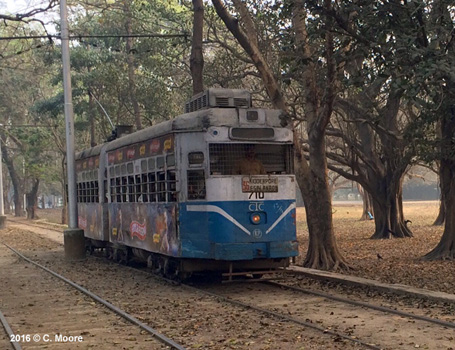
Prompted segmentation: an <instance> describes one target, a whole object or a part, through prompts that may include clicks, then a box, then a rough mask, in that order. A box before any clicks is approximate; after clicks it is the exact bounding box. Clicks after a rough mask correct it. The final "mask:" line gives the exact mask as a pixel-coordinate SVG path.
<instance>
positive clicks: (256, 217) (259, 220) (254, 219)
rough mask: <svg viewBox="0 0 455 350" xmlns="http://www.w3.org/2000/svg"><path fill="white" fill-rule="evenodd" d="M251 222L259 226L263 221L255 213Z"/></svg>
mask: <svg viewBox="0 0 455 350" xmlns="http://www.w3.org/2000/svg"><path fill="white" fill-rule="evenodd" d="M250 221H251V223H252V224H255V225H259V224H260V223H261V221H262V218H261V215H260V214H258V213H253V214H251V215H250Z"/></svg>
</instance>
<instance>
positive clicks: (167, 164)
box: [81, 153, 177, 203]
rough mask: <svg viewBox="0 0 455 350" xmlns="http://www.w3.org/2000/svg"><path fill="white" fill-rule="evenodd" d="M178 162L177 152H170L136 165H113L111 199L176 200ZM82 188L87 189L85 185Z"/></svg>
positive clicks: (127, 200)
mask: <svg viewBox="0 0 455 350" xmlns="http://www.w3.org/2000/svg"><path fill="white" fill-rule="evenodd" d="M175 164H176V158H175V155H174V154H172V153H171V154H167V155H166V156H157V157H152V158H148V159H143V160H141V161H140V166H139V167H136V168H134V164H133V163H128V164H126V165H125V164H119V165H116V166H115V171H114V167H112V168H111V169H109V176H110V177H111V178H110V179H109V186H110V195H111V198H110V201H111V202H117V203H122V202H129V203H132V202H136V203H137V202H139V203H147V202H175V201H177V174H176V171H175ZM135 169H136V173H135V171H134V170H135ZM138 171H139V173H137V172H138ZM114 173H115V174H114ZM96 186H97V185H96ZM95 189H96V187H95ZM81 191H84V189H83V188H82V187H81ZM95 192H96V190H95Z"/></svg>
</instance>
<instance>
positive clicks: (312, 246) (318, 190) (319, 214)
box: [300, 135, 348, 270]
mask: <svg viewBox="0 0 455 350" xmlns="http://www.w3.org/2000/svg"><path fill="white" fill-rule="evenodd" d="M314 136H316V137H313V138H310V141H309V143H310V149H311V150H312V152H311V153H310V164H311V167H310V181H308V182H309V190H308V191H307V193H305V197H304V198H305V200H306V203H313V204H314V203H317V205H305V211H306V215H307V222H308V231H309V232H310V235H309V245H308V251H307V255H306V257H305V261H304V263H303V265H304V266H306V267H309V268H314V269H323V270H329V269H331V270H332V269H333V270H337V269H338V268H347V267H348V264H347V263H346V261H345V260H344V258H343V256H342V255H341V253H340V251H339V250H338V246H337V244H336V240H335V235H334V234H333V221H332V200H331V195H330V188H329V184H328V177H327V164H326V158H325V142H324V136H321V135H319V137H318V136H317V135H314ZM320 137H322V139H321V138H320ZM307 180H308V179H307ZM300 181H302V178H301V179H300ZM304 187H305V186H304ZM306 187H308V186H306Z"/></svg>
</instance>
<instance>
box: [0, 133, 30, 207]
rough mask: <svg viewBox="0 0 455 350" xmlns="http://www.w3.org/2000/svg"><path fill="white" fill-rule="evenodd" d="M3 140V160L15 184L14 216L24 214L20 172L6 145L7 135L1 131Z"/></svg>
mask: <svg viewBox="0 0 455 350" xmlns="http://www.w3.org/2000/svg"><path fill="white" fill-rule="evenodd" d="M0 136H1V142H2V157H3V161H4V162H5V164H6V167H7V168H8V172H9V176H10V178H11V183H12V184H13V192H14V195H13V201H14V216H24V211H23V205H24V203H23V200H22V193H23V192H22V186H21V180H20V177H19V174H18V173H17V171H16V169H15V168H14V163H13V160H12V159H11V157H10V155H9V153H8V150H7V147H6V142H5V141H6V136H5V135H4V134H3V133H1V134H0Z"/></svg>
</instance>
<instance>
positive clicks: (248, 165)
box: [179, 108, 298, 270]
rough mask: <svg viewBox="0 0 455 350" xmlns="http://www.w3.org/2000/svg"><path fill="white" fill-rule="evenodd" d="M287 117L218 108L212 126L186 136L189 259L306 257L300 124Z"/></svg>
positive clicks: (183, 212) (241, 262)
mask: <svg viewBox="0 0 455 350" xmlns="http://www.w3.org/2000/svg"><path fill="white" fill-rule="evenodd" d="M280 115H281V112H280V111H278V110H268V109H253V108H231V109H228V108H225V109H223V108H213V109H212V110H211V111H210V112H209V113H208V114H207V115H206V117H205V121H206V128H205V129H204V132H198V133H193V134H187V135H180V136H181V142H182V145H184V144H187V145H188V146H187V147H182V148H183V149H184V150H185V151H184V152H183V153H182V160H183V161H184V163H185V164H186V167H187V169H186V174H185V176H184V177H185V178H186V188H187V192H186V195H185V197H186V198H185V201H184V203H181V204H182V205H181V209H180V232H179V235H180V239H181V244H182V245H181V247H182V257H188V258H203V259H210V260H211V263H210V266H211V269H217V268H219V267H221V268H224V267H226V266H229V267H230V268H232V262H234V264H235V265H234V268H239V269H242V270H244V269H263V268H273V267H282V266H287V264H288V262H289V258H290V257H294V256H296V255H298V247H297V241H296V222H295V219H296V201H295V198H296V196H295V194H296V193H295V191H296V182H295V176H294V174H293V138H292V130H291V129H290V128H286V127H282V126H281V120H280ZM206 267H207V264H206Z"/></svg>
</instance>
